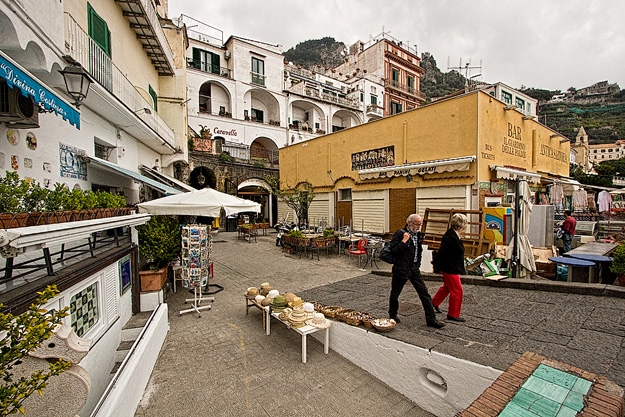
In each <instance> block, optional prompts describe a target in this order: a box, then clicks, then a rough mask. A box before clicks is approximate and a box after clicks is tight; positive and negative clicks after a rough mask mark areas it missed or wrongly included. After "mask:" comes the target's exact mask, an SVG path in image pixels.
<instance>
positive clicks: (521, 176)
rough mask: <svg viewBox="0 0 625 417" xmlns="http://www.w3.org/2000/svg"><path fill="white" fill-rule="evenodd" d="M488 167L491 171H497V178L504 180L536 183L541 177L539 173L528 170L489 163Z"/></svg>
mask: <svg viewBox="0 0 625 417" xmlns="http://www.w3.org/2000/svg"><path fill="white" fill-rule="evenodd" d="M490 169H491V171H496V172H497V178H502V179H505V180H524V181H529V182H535V183H538V182H540V179H541V178H542V177H541V176H540V174H536V173H533V172H528V171H520V170H518V169H512V168H504V167H500V166H497V165H491V166H490Z"/></svg>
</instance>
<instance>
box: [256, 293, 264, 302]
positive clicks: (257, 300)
mask: <svg viewBox="0 0 625 417" xmlns="http://www.w3.org/2000/svg"><path fill="white" fill-rule="evenodd" d="M264 299H265V296H264V295H260V294H258V295H257V296H256V298H255V300H256V302H257V303H262V302H263V300H264Z"/></svg>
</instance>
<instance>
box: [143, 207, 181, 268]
mask: <svg viewBox="0 0 625 417" xmlns="http://www.w3.org/2000/svg"><path fill="white" fill-rule="evenodd" d="M137 232H138V236H139V252H140V253H141V255H143V257H144V258H145V259H146V260H147V261H148V263H149V268H150V269H151V270H153V271H158V270H159V269H161V268H163V267H165V266H166V265H167V264H168V263H170V262H172V261H174V260H175V259H176V258H177V257H178V255H179V254H180V244H181V233H180V225H179V223H178V218H177V217H175V216H152V218H151V219H150V221H149V222H147V223H146V224H144V225H141V226H137Z"/></svg>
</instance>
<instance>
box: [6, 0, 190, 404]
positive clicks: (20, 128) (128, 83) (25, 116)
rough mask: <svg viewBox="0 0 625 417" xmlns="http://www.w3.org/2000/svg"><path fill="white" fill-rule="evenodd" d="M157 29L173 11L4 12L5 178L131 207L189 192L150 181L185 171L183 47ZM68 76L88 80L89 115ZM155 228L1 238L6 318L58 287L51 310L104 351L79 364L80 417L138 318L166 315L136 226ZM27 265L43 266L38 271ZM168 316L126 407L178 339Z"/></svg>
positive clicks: (27, 232) (118, 226) (128, 374)
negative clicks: (142, 263)
mask: <svg viewBox="0 0 625 417" xmlns="http://www.w3.org/2000/svg"><path fill="white" fill-rule="evenodd" d="M157 4H158V2H157ZM160 16H167V11H166V10H165V9H164V8H163V6H154V2H137V3H135V2H117V1H114V0H92V1H90V2H86V1H82V0H65V1H63V2H46V3H45V6H44V5H43V4H42V2H40V1H36V0H23V1H19V2H15V1H0V21H1V22H2V33H3V35H2V37H0V67H1V68H2V70H1V71H0V96H1V97H2V99H1V100H0V121H2V122H4V123H2V125H0V138H1V139H2V141H1V142H0V174H1V175H2V177H4V176H5V173H6V172H9V171H15V172H17V173H18V174H19V176H20V178H27V179H31V180H32V181H36V182H39V183H40V184H42V185H44V186H49V187H50V188H54V184H55V183H59V184H63V185H65V186H66V187H68V188H69V189H72V190H75V189H81V190H100V191H106V192H110V193H113V194H123V195H124V196H125V198H126V201H127V203H128V204H136V203H138V202H140V201H142V200H145V199H151V198H154V197H158V196H164V195H167V194H176V193H179V192H181V189H180V188H177V187H178V186H172V185H171V184H173V182H172V183H171V184H170V183H165V182H163V181H155V180H153V179H151V178H149V177H147V176H145V175H143V174H141V173H140V171H139V170H140V168H141V167H142V166H144V167H146V168H148V169H152V168H153V167H158V168H159V169H160V170H161V171H160V173H161V174H163V173H164V174H169V175H172V174H173V163H174V162H175V161H178V160H184V159H186V143H187V126H188V123H187V110H186V100H187V95H186V80H185V65H184V60H183V59H182V57H184V51H185V50H186V37H185V35H184V31H180V30H178V29H177V28H175V27H174V26H173V25H171V22H169V21H167V20H163V19H161V18H160ZM59 70H66V71H76V70H77V71H83V72H86V73H87V74H88V76H89V78H90V80H91V84H90V86H89V90H88V92H87V94H86V98H84V97H80V98H81V99H83V98H84V100H82V103H81V105H80V107H79V104H80V103H77V102H75V100H76V97H73V98H71V97H70V94H69V91H68V89H67V88H66V85H65V82H64V78H63V75H62V74H61V73H60V72H59ZM182 188H184V187H182ZM148 219H149V215H139V214H130V215H126V216H120V217H115V218H110V219H106V220H102V219H98V220H84V221H76V222H68V223H59V224H53V225H47V226H32V227H22V228H18V229H11V231H10V232H8V231H6V230H0V233H1V234H2V236H1V237H0V245H1V250H2V253H3V256H5V258H3V262H2V265H3V266H4V268H3V269H2V276H3V278H4V279H3V280H2V281H1V282H0V299H1V300H2V303H3V304H5V305H6V306H8V307H5V311H8V312H11V313H13V314H20V313H22V312H23V311H25V310H26V308H28V306H29V305H30V304H31V303H32V302H33V301H34V300H35V299H36V297H37V291H39V290H41V289H43V288H45V286H46V285H49V284H50V285H51V284H54V285H57V287H58V289H59V291H60V294H59V295H58V296H57V297H56V298H54V299H53V300H52V301H51V302H50V303H49V304H48V305H47V306H46V308H48V309H57V310H60V309H62V308H64V307H70V306H71V309H70V315H69V316H68V317H66V318H65V319H64V323H65V324H66V325H67V326H69V327H71V328H73V330H74V332H75V333H76V334H77V335H79V336H81V337H83V338H86V339H92V340H93V341H94V343H93V345H92V347H91V350H90V351H89V353H88V354H87V355H86V356H85V357H84V358H83V360H82V361H81V363H80V365H81V366H82V367H83V368H84V369H86V370H87V371H88V372H89V375H90V380H91V390H90V395H89V397H88V399H87V402H86V405H85V406H84V408H83V410H82V411H81V413H80V415H89V414H90V412H91V410H93V409H94V407H95V406H96V404H97V403H98V401H99V400H100V397H101V396H102V394H103V393H104V392H105V390H106V388H107V385H108V383H109V382H110V381H111V377H112V376H111V371H112V369H113V367H114V364H115V362H116V350H117V347H118V345H119V344H120V341H121V332H122V328H123V327H124V325H125V324H126V323H127V322H128V320H129V318H130V317H131V315H132V314H133V312H138V311H139V309H140V307H143V308H144V309H145V310H151V309H154V308H155V305H156V304H157V303H158V300H157V299H150V300H149V301H150V302H149V303H148V302H145V300H143V299H142V298H141V297H140V294H139V292H140V290H139V286H138V281H137V280H138V267H139V255H138V249H137V237H136V231H134V226H137V225H140V224H142V223H145V222H147V220H148ZM8 233H11V234H10V235H9V234H8ZM113 234H114V235H115V238H114V240H112V236H113ZM109 235H110V236H109ZM8 236H10V238H9V237H8ZM107 236H108V237H107ZM111 241H112V242H113V243H112V244H111ZM105 242H108V243H105ZM106 245H108V246H106ZM78 248H80V249H81V250H82V253H81V254H79V255H77V254H76V252H75V250H78ZM61 250H62V251H63V252H59V251H61ZM59 259H62V260H63V261H62V262H61V261H60V260H59ZM23 262H31V264H30V265H33V263H34V264H35V265H45V266H43V267H39V268H38V269H37V268H33V269H29V267H24V266H22V263H23ZM156 296H157V297H158V294H157V295H156ZM87 300H89V302H87ZM161 300H162V293H161ZM142 302H143V304H142ZM150 303H151V305H150ZM157 310H158V311H157V312H156V313H155V314H154V316H153V319H152V320H151V321H150V323H151V325H152V327H150V330H149V331H147V333H146V334H145V337H146V338H145V341H144V342H145V343H149V344H150V346H151V352H150V354H148V355H147V356H142V355H141V354H137V356H135V358H134V359H133V361H136V362H134V363H135V364H138V363H140V366H139V368H134V367H133V366H131V365H129V366H128V367H127V368H126V369H125V373H124V374H123V375H122V376H120V377H119V379H117V383H118V384H121V385H118V387H119V386H132V387H133V388H135V387H139V388H138V389H139V390H140V391H141V392H137V390H136V389H131V390H124V389H123V388H122V395H121V397H120V398H119V399H120V401H122V402H123V403H124V405H123V406H124V407H132V406H133V404H134V405H136V404H137V402H138V401H139V399H140V398H141V395H142V388H141V387H144V386H145V384H146V383H147V378H148V377H149V374H150V372H151V369H152V367H153V364H154V362H155V361H156V357H157V354H158V351H159V350H160V346H161V344H162V342H163V340H164V337H165V334H166V333H167V308H166V305H164V307H163V308H158V309H157ZM155 329H157V330H155ZM137 369H139V370H138V371H137ZM135 371H136V372H135ZM146 372H147V373H146ZM124 384H129V385H124ZM141 384H143V385H141ZM35 395H37V394H35ZM43 395H44V396H45V395H46V391H45V390H44V394H43ZM50 401H53V399H50ZM41 415H42V414H41ZM109 415H119V414H117V413H115V412H112V414H109Z"/></svg>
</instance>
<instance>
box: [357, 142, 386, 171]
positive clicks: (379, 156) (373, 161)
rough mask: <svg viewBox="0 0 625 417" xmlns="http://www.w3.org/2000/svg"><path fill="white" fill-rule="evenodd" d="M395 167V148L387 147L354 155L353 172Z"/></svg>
mask: <svg viewBox="0 0 625 417" xmlns="http://www.w3.org/2000/svg"><path fill="white" fill-rule="evenodd" d="M393 165H395V146H386V147H384V148H377V149H371V150H368V151H362V152H356V153H353V154H352V171H358V170H361V169H367V168H378V167H388V166H393Z"/></svg>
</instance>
